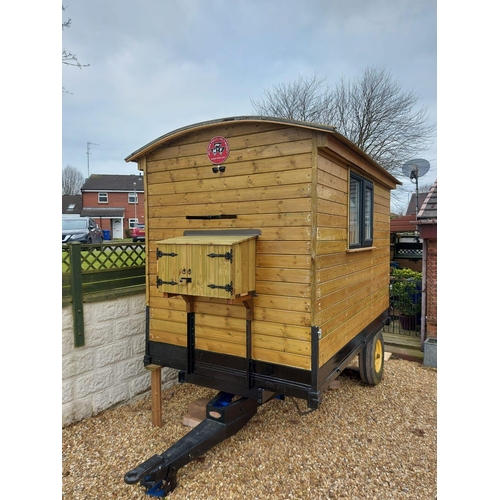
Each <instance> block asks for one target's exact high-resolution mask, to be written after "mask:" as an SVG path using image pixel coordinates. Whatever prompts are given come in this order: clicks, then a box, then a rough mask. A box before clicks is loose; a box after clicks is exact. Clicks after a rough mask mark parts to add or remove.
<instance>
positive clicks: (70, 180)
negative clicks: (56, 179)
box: [62, 165, 85, 195]
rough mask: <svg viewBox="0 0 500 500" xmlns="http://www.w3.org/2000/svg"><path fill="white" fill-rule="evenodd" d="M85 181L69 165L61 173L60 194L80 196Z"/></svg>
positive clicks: (77, 171) (81, 175)
mask: <svg viewBox="0 0 500 500" xmlns="http://www.w3.org/2000/svg"><path fill="white" fill-rule="evenodd" d="M84 182H85V179H84V177H83V174H82V173H81V172H80V171H79V170H77V169H76V168H75V167H72V166H71V165H67V166H66V168H64V169H63V171H62V194H73V195H74V194H80V189H81V187H82V186H83V183H84Z"/></svg>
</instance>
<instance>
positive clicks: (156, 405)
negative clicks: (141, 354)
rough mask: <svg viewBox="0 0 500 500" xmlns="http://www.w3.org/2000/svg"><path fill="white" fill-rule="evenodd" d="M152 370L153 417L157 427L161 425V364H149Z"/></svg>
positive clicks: (149, 368) (148, 367)
mask: <svg viewBox="0 0 500 500" xmlns="http://www.w3.org/2000/svg"><path fill="white" fill-rule="evenodd" d="M146 369H148V370H150V371H151V417H152V421H153V425H154V426H155V427H161V426H162V421H161V366H159V365H148V366H146Z"/></svg>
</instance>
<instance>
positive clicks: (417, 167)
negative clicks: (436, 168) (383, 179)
mask: <svg viewBox="0 0 500 500" xmlns="http://www.w3.org/2000/svg"><path fill="white" fill-rule="evenodd" d="M430 166H431V165H430V163H429V162H428V161H427V160H423V159H421V158H417V159H416V160H410V161H407V162H406V163H405V164H404V165H403V174H405V175H406V177H409V178H410V180H411V181H412V182H413V179H415V180H416V182H418V178H419V177H423V176H424V175H425V174H426V173H427V172H428V171H429V168H430Z"/></svg>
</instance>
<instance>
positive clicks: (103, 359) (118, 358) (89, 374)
mask: <svg viewBox="0 0 500 500" xmlns="http://www.w3.org/2000/svg"><path fill="white" fill-rule="evenodd" d="M83 314H84V327H85V345H84V346H82V347H74V336H73V316H72V308H71V306H67V307H64V308H63V309H62V425H63V427H64V426H66V425H69V424H71V423H74V422H78V421H80V420H83V419H85V418H88V417H91V416H92V415H96V414H98V413H100V412H102V411H104V410H107V409H109V408H111V407H113V406H117V405H119V404H124V403H127V402H130V401H131V400H134V399H139V398H141V397H145V396H148V395H149V394H150V391H151V372H150V371H148V370H146V369H145V368H144V363H143V358H144V346H145V328H146V307H145V295H144V294H137V295H132V296H127V297H121V298H115V299H112V300H107V301H102V302H91V303H85V304H84V311H83ZM176 383H177V371H176V370H173V369H169V368H163V369H162V388H163V389H166V388H168V387H170V386H172V385H174V384H176Z"/></svg>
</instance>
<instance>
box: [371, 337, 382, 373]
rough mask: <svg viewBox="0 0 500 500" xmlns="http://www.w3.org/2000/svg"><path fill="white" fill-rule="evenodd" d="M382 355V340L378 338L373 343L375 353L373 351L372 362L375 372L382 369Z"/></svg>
mask: <svg viewBox="0 0 500 500" xmlns="http://www.w3.org/2000/svg"><path fill="white" fill-rule="evenodd" d="M383 355H384V353H383V348H382V342H381V341H380V340H377V342H376V344H375V353H374V356H375V359H374V363H373V366H374V368H375V372H376V373H379V372H380V370H381V369H382V361H383Z"/></svg>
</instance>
